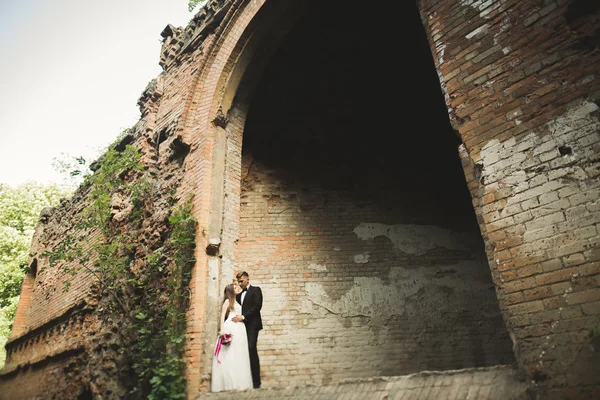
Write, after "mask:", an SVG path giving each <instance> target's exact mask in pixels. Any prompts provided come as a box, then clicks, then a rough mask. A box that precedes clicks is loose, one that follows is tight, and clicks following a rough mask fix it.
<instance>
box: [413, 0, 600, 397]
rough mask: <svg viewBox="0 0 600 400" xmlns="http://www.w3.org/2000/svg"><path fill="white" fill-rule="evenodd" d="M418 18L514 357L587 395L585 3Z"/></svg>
mask: <svg viewBox="0 0 600 400" xmlns="http://www.w3.org/2000/svg"><path fill="white" fill-rule="evenodd" d="M421 14H422V18H423V21H424V23H425V25H426V27H427V31H428V35H429V37H430V42H431V48H432V51H433V53H434V59H435V60H436V66H437V68H438V70H439V71H440V79H441V83H442V86H443V88H444V90H445V94H446V101H447V103H448V106H449V109H450V110H451V118H452V122H453V124H454V126H455V127H456V128H458V130H459V132H460V134H461V137H462V138H463V140H464V144H465V145H464V151H463V153H462V154H463V159H464V160H465V165H466V166H469V165H470V167H469V168H467V170H466V172H467V178H468V180H469V187H470V188H471V193H472V196H473V200H474V205H475V207H476V208H478V210H479V212H480V214H481V216H482V219H481V221H480V222H481V226H482V230H483V231H484V234H485V235H486V237H487V240H488V245H489V255H490V259H491V260H492V262H491V269H492V273H493V276H494V278H495V282H496V285H497V287H498V295H499V300H500V306H501V309H502V310H503V313H504V316H505V319H506V321H507V325H508V327H509V330H510V331H511V332H512V335H513V337H514V340H516V343H517V347H518V353H517V356H518V358H519V360H521V362H522V363H523V365H524V366H525V368H526V370H527V371H528V373H529V374H530V376H531V377H532V378H533V379H534V381H535V382H536V383H537V384H538V385H540V386H547V387H550V388H553V389H548V390H550V394H552V395H555V394H556V395H558V394H557V393H559V389H557V388H561V387H562V388H563V389H561V390H563V392H564V393H566V394H567V395H569V396H572V397H571V398H579V397H580V396H586V395H591V393H593V392H594V391H597V390H598V386H597V385H598V383H599V382H598V376H597V374H594V373H591V371H592V370H597V368H598V365H597V361H594V358H595V359H597V356H595V357H594V356H593V354H594V346H593V345H592V343H593V340H592V342H590V338H589V334H590V331H591V330H592V329H593V328H594V327H597V326H598V324H599V323H600V317H599V314H598V313H599V312H600V309H599V308H598V304H599V303H598V301H599V300H600V289H599V288H598V283H599V281H600V280H599V279H600V278H599V275H598V274H599V273H600V270H599V269H598V260H599V257H598V256H599V254H600V253H599V248H598V245H599V242H598V223H599V222H600V219H599V218H600V213H599V208H598V204H599V195H598V194H599V189H598V188H599V184H598V174H599V172H598V170H599V164H598V154H599V150H600V137H599V135H598V130H599V128H600V124H599V120H598V116H599V115H598V98H599V97H600V93H599V91H598V89H600V83H599V81H598V79H597V71H598V67H599V66H600V60H599V58H598V55H597V45H594V44H593V43H597V40H598V30H597V26H598V20H599V14H598V6H597V3H595V2H591V1H525V2H517V1H488V2H483V1H461V2H423V3H422V11H421ZM566 387H570V389H566ZM578 390H579V391H578ZM584 393H587V394H584Z"/></svg>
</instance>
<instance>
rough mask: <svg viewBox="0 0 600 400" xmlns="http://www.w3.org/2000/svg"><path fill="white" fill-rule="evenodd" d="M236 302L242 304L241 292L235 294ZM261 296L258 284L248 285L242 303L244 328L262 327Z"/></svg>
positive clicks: (258, 329) (258, 328) (257, 329)
mask: <svg viewBox="0 0 600 400" xmlns="http://www.w3.org/2000/svg"><path fill="white" fill-rule="evenodd" d="M236 300H237V302H238V303H240V304H242V294H241V293H240V294H238V295H237V296H236ZM262 303H263V296H262V290H260V288H259V287H258V286H252V285H250V286H248V290H247V291H246V297H245V298H244V304H242V315H243V316H244V318H245V320H244V323H245V324H246V329H254V330H256V331H260V330H261V329H262V328H263V325H262V317H261V316H260V309H261V308H262Z"/></svg>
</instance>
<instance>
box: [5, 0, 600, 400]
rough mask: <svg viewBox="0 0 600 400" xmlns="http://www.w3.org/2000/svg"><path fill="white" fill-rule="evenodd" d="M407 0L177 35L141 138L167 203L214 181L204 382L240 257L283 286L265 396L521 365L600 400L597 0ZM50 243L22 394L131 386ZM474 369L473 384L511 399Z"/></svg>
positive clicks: (293, 10)
mask: <svg viewBox="0 0 600 400" xmlns="http://www.w3.org/2000/svg"><path fill="white" fill-rule="evenodd" d="M401 6H402V7H403V8H402V12H400V13H397V14H395V13H390V12H381V13H377V15H374V16H373V17H371V18H365V16H366V13H365V12H364V10H362V9H358V8H355V7H348V4H347V3H344V2H341V1H340V2H336V1H331V2H314V1H295V2H276V1H273V0H257V1H251V2H247V1H242V0H213V1H209V3H208V4H207V6H206V7H205V8H204V9H203V10H202V11H201V12H200V13H199V14H198V15H197V16H196V17H195V18H194V19H193V20H192V21H191V22H190V24H189V25H188V26H187V27H185V28H176V27H173V26H170V25H169V26H167V27H166V28H165V30H164V31H163V32H162V37H163V39H164V40H163V47H162V50H161V54H160V64H161V66H162V67H163V72H162V73H161V74H160V75H159V76H158V77H157V78H156V79H155V80H153V81H152V82H151V83H150V84H149V85H148V87H147V88H146V90H145V91H144V93H143V94H142V97H141V98H140V101H139V105H140V110H141V119H140V122H139V123H138V124H137V125H136V126H135V127H134V129H133V130H132V136H131V138H130V139H128V140H131V142H132V143H133V144H134V145H135V146H137V147H138V148H140V150H141V152H142V154H143V160H144V162H145V163H146V165H147V166H148V168H149V169H151V170H152V171H153V173H154V174H155V175H154V177H155V182H156V185H158V186H159V188H158V189H157V190H158V192H159V193H162V194H163V195H164V197H165V198H166V196H167V194H168V193H175V195H176V196H177V197H178V198H181V199H184V198H187V197H188V196H189V195H191V194H194V209H193V212H194V215H195V217H196V218H197V220H198V223H199V229H198V233H197V241H196V242H197V254H196V258H197V263H196V266H195V268H194V270H193V276H192V282H191V284H190V289H191V293H192V294H191V304H190V309H189V314H188V331H187V341H186V346H187V348H186V369H185V372H184V373H185V377H186V379H187V382H188V388H187V390H188V398H190V399H193V398H196V397H197V396H198V395H199V394H202V393H205V392H206V391H207V390H208V388H209V383H210V373H211V371H210V368H211V363H212V350H213V349H212V346H213V343H214V339H215V332H216V326H217V320H218V310H219V305H220V302H221V296H222V288H223V287H224V286H225V284H226V283H228V282H229V281H230V280H231V279H232V277H233V276H234V273H235V272H236V271H239V270H241V269H246V270H248V272H249V273H250V275H251V281H252V282H253V283H255V284H257V285H259V286H261V287H262V288H263V291H264V292H265V295H266V296H265V299H266V301H265V305H264V313H263V315H264V319H265V322H266V324H265V330H264V331H263V332H262V333H261V335H260V337H259V351H260V355H261V357H262V358H261V360H262V364H263V380H264V383H265V388H268V389H264V390H261V391H259V392H249V393H248V394H247V395H248V396H253V395H254V394H253V393H261V394H262V393H273V394H276V393H279V395H283V394H285V393H288V392H285V391H286V390H288V389H277V388H278V387H279V388H281V387H287V386H294V387H296V386H303V385H323V386H314V387H313V388H310V389H308V388H307V389H306V390H307V393H309V392H310V393H312V395H314V396H316V395H317V393H318V392H319V391H323V393H325V392H328V391H336V390H338V389H339V390H341V391H342V392H343V395H340V396H339V397H338V398H346V397H349V398H350V397H351V396H353V395H354V394H351V393H348V391H351V392H353V393H354V392H356V393H360V391H361V390H363V389H362V388H364V390H367V391H368V390H371V389H372V388H373V385H374V386H376V387H377V390H376V392H377V395H378V396H383V397H384V398H385V396H386V395H387V396H388V398H405V397H401V396H406V398H427V397H424V396H425V395H427V396H429V397H430V398H433V397H432V396H434V395H437V394H436V391H435V390H434V389H433V388H435V387H436V386H435V385H434V386H431V385H430V384H425V383H423V384H421V383H420V384H419V385H421V386H419V387H420V388H421V389H419V391H418V392H417V391H410V392H404V393H401V392H400V391H397V392H394V393H392V392H389V391H388V392H385V390H388V389H389V388H388V389H382V388H381V387H380V386H381V385H383V384H382V382H386V383H385V385H388V384H391V385H392V386H394V385H396V384H398V382H404V381H405V379H406V378H398V377H396V378H385V379H383V378H382V379H381V380H377V379H375V378H374V380H373V381H372V382H371V383H369V384H368V385H367V384H366V383H360V384H357V383H353V384H348V383H346V384H343V385H336V382H338V381H340V380H343V379H349V378H352V379H355V378H369V377H377V376H389V375H403V374H408V373H413V372H418V371H420V370H423V369H428V370H431V369H439V370H443V369H459V368H467V367H482V366H492V365H494V364H511V363H512V364H514V366H515V367H516V368H518V369H519V371H521V373H523V374H524V376H526V381H525V382H526V383H527V384H528V385H530V386H531V390H532V392H531V393H532V396H538V397H539V398H544V399H545V398H550V399H552V398H568V399H579V398H582V399H586V398H594V397H600V381H599V379H600V377H599V375H598V374H597V372H596V371H598V370H599V367H600V365H598V362H599V361H598V360H600V357H598V348H599V347H600V343H598V338H597V337H593V335H592V336H590V332H593V331H594V330H595V329H596V331H597V327H598V326H599V324H600V306H599V304H600V288H599V284H600V268H599V265H600V264H599V262H600V249H599V241H598V237H599V236H600V235H599V229H600V207H599V205H598V204H599V201H600V200H599V197H600V196H599V194H600V183H599V182H600V181H599V180H598V177H599V175H600V162H599V156H598V154H600V135H599V130H600V122H599V118H600V112H599V103H600V83H599V80H598V78H597V74H598V71H599V70H600V57H599V56H598V38H599V32H598V28H597V27H598V25H599V19H600V14H599V10H598V6H597V2H594V1H591V0H590V1H587V0H573V1H568V0H555V1H553V0H535V1H534V0H527V1H517V0H485V1H484V0H448V1H434V0H422V1H419V2H417V5H416V6H415V4H414V3H413V2H406V4H404V3H402V5H401ZM357 21H360V22H359V23H357ZM399 21H400V22H401V23H399ZM419 41H420V42H419ZM397 59H400V60H401V61H400V62H397V61H395V60H397ZM440 88H441V92H440ZM182 148H184V149H189V152H188V153H186V154H184V155H182V154H181V149H182ZM457 148H458V151H457ZM457 153H458V156H457ZM461 164H462V168H461ZM465 177H466V185H467V187H466V188H465ZM86 199H87V193H86V191H85V189H82V190H80V191H79V192H78V194H77V195H76V196H75V197H74V198H73V199H72V200H68V201H64V202H63V204H62V205H61V206H60V207H58V208H57V209H55V210H53V211H51V212H49V214H44V215H43V216H42V219H41V223H40V225H39V226H38V229H37V231H36V235H35V237H34V241H33V244H32V254H40V253H42V252H43V251H44V250H46V249H51V248H53V247H55V246H56V245H57V244H59V243H60V240H61V238H63V237H64V235H65V234H68V233H78V234H86V235H89V236H90V237H94V235H95V233H94V232H72V227H73V225H74V223H75V221H77V219H78V218H80V216H81V210H82V209H83V208H84V207H85V205H86V201H87V200H86ZM113 200H114V204H115V213H114V215H115V218H120V217H119V215H121V212H122V211H123V207H122V206H120V205H119V204H121V203H122V199H118V198H115V199H113ZM163 201H164V199H163V198H157V203H158V204H157V205H156V207H155V214H153V215H151V216H148V217H147V218H148V221H147V225H146V231H144V232H142V236H143V237H144V240H149V241H152V240H154V239H153V237H155V235H156V234H158V236H160V226H161V222H160V221H161V218H164V211H165V210H164V207H163V206H162V202H163ZM161 216H162V217H161ZM482 239H483V240H482ZM30 261H31V263H32V264H33V263H34V262H36V263H37V275H36V276H35V278H33V277H29V278H28V279H27V280H26V282H25V284H24V288H23V291H24V293H23V296H22V298H21V302H20V304H19V307H18V310H17V320H16V323H15V326H14V328H13V332H12V335H11V339H10V340H9V342H8V343H7V353H8V360H7V364H6V367H5V369H4V370H3V371H2V372H0V398H6V396H7V395H6V394H8V395H9V397H8V398H11V399H17V398H31V397H33V396H38V397H44V396H45V397H46V398H52V397H58V396H60V395H61V394H62V395H64V393H69V394H72V395H73V397H77V396H78V395H81V394H91V395H94V396H99V397H102V398H110V396H111V395H112V396H113V397H118V395H117V394H118V393H120V392H119V390H121V389H122V388H120V387H119V385H118V382H117V378H116V376H117V375H118V373H117V372H116V371H117V370H118V368H116V367H115V360H114V359H113V358H110V357H108V358H103V359H95V358H94V357H95V356H93V354H94V353H93V351H92V348H93V347H94V346H101V345H102V341H103V340H108V339H103V338H104V337H105V336H103V334H105V333H107V330H108V325H107V324H106V323H105V322H106V321H103V319H102V318H103V317H102V313H101V311H99V310H100V309H101V308H102V307H101V304H102V299H101V298H100V299H99V298H98V295H97V291H96V289H97V288H96V287H95V285H93V280H92V279H91V278H90V276H89V275H81V276H78V277H76V279H74V287H72V288H71V290H70V291H69V292H67V293H66V294H65V293H63V291H62V285H63V281H64V279H63V277H62V276H61V273H60V269H53V268H51V267H50V266H49V264H48V263H47V260H44V259H43V258H39V257H38V258H35V257H32V259H31V260H30ZM136 267H140V266H136ZM103 329H104V330H103ZM111 340H115V339H114V338H112V339H111ZM91 355H92V356H91ZM510 370H511V369H510V368H507V369H505V370H504V371H505V375H502V376H504V377H505V378H506V377H507V376H509V375H510V376H512V375H511V374H512V372H510V373H509V372H507V371H510ZM486 373H487V372H486ZM476 374H478V372H477V373H476ZM476 374H470V373H467V376H470V377H471V378H472V377H473V376H475V375H476ZM503 374H504V373H503ZM431 376H438V375H435V374H434V375H431ZM440 376H441V375H440ZM464 376H465V375H464V374H449V375H448V376H446V377H445V378H444V379H448V380H449V381H446V380H444V381H443V382H446V383H447V385H446V384H445V385H442V386H447V387H448V388H456V390H458V388H466V386H465V383H464V380H463V378H464ZM471 378H468V379H471ZM48 379H50V380H52V381H55V382H58V383H57V385H56V386H55V387H54V388H49V387H45V386H43V382H45V381H47V380H48ZM423 379H425V378H424V377H414V378H410V380H411V381H414V382H416V381H419V382H421V380H423ZM427 379H429V378H427ZM431 379H433V380H435V379H437V378H431ZM502 379H504V378H502ZM506 379H508V378H506ZM436 382H437V381H436ZM461 382H462V383H461ZM469 382H470V383H469V384H468V385H469V389H468V390H467V389H464V390H467V392H466V395H465V396H462V397H460V398H468V397H473V398H497V397H489V396H495V395H496V394H494V391H491V390H490V392H489V393H488V392H487V390H488V389H487V386H486V385H485V384H483V385H478V384H475V383H474V380H471V381H469ZM505 382H507V381H505ZM344 385H350V386H344ZM353 385H354V386H353ZM361 385H362V386H361ZM364 385H367V386H369V388H367V387H366V386H364ZM24 387H26V388H27V390H28V392H23V391H20V388H24ZM386 387H387V386H386ZM503 387H504V389H505V390H509V389H510V385H509V384H506V386H503ZM423 388H428V389H423ZM494 389H496V386H494ZM278 390H281V391H278ZM289 390H291V389H289ZM436 390H437V389H436ZM453 390H454V389H453ZM460 390H463V389H460ZM311 391H312V392H311ZM344 391H346V392H344ZM293 392H294V391H292V393H293ZM384 392H385V393H384ZM107 393H112V394H111V395H109V394H107ZM449 393H454V392H449ZM456 393H458V392H456ZM456 393H454V394H456ZM511 395H512V394H511ZM219 396H223V395H219ZM344 396H346V397H344ZM408 396H410V397H408ZM448 396H450V394H448ZM486 396H488V397H486ZM242 398H243V397H242ZM330 398H331V397H330ZM448 398H452V397H448ZM456 398H459V397H456ZM505 398H506V397H505Z"/></svg>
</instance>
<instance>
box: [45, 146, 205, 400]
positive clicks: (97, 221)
mask: <svg viewBox="0 0 600 400" xmlns="http://www.w3.org/2000/svg"><path fill="white" fill-rule="evenodd" d="M141 159H142V158H141V154H140V152H139V150H138V149H136V148H135V147H133V146H130V145H128V146H126V147H125V149H124V150H123V151H122V152H118V151H117V150H115V149H114V148H112V149H110V150H109V151H108V152H107V153H105V155H104V156H103V157H102V158H101V160H100V161H99V162H98V168H96V172H95V173H94V174H91V175H88V176H86V177H85V182H84V184H85V185H89V186H90V189H89V201H90V203H89V206H88V207H87V208H86V209H85V210H84V212H83V213H81V216H82V217H83V218H82V220H83V221H82V222H79V223H77V224H75V228H76V230H78V231H81V230H83V231H85V232H88V233H91V232H93V231H96V230H97V231H99V232H100V233H101V235H100V239H101V240H97V239H98V238H97V237H96V238H94V235H93V234H87V235H86V234H84V235H82V236H81V237H78V238H76V237H75V236H74V235H67V236H66V237H65V238H64V239H63V240H62V241H61V242H60V243H58V244H56V245H54V246H53V248H52V250H50V251H47V252H45V253H44V254H42V256H45V257H47V258H48V260H49V263H50V265H58V267H59V268H60V270H62V271H63V273H64V279H63V281H62V282H63V287H64V289H65V290H69V287H70V280H71V279H72V278H69V276H71V277H74V276H75V275H76V274H78V273H79V272H80V271H85V272H87V273H89V274H92V275H93V276H94V277H95V278H96V280H97V281H98V283H99V284H100V287H101V288H102V290H103V291H105V292H107V293H108V294H109V298H110V299H111V300H110V303H109V304H110V305H111V307H109V310H108V312H111V313H116V314H118V315H119V316H124V317H125V318H126V319H127V320H128V323H127V324H126V325H127V326H128V331H127V332H122V337H123V340H122V343H123V348H122V349H121V350H122V353H123V354H124V355H125V357H124V359H126V360H127V364H128V367H127V368H126V369H127V370H129V371H132V372H133V376H132V378H133V379H132V380H131V382H130V385H131V386H130V389H129V390H130V395H131V396H132V397H133V398H140V399H141V398H144V399H146V398H147V399H178V398H183V397H185V380H184V379H183V368H184V360H183V352H184V337H185V328H186V314H187V308H188V299H189V282H190V278H191V269H192V267H193V265H194V262H195V258H194V249H195V233H196V221H195V219H194V217H193V215H192V213H191V208H192V203H191V200H188V201H187V202H185V203H184V204H183V205H181V206H179V207H175V208H173V209H171V210H170V216H169V218H168V225H169V226H167V227H164V226H161V227H160V228H161V229H163V230H164V231H167V232H170V233H169V234H168V235H164V236H165V237H164V239H161V242H160V246H154V247H153V248H150V249H145V250H141V251H138V247H139V237H138V236H139V233H137V231H136V228H140V227H141V225H142V222H143V217H144V215H149V214H151V212H149V211H150V209H151V207H152V206H153V203H152V200H151V199H152V196H151V190H152V185H151V184H150V182H149V181H148V180H147V178H146V175H147V174H145V167H144V165H143V163H142V162H141ZM170 196H173V193H170ZM115 197H119V198H121V199H126V201H125V203H126V204H127V206H128V207H129V208H130V209H129V213H128V216H129V218H128V220H126V221H123V223H122V224H119V223H118V222H117V221H114V220H113V211H114V210H113V201H114V199H115ZM173 202H175V199H173ZM96 236H97V235H96ZM141 257H143V259H142V260H140V258H141ZM90 261H92V265H91V266H90ZM140 261H143V262H140ZM134 265H136V266H137V268H132V267H133V266H134ZM140 265H142V268H141V269H140ZM119 320H120V318H119Z"/></svg>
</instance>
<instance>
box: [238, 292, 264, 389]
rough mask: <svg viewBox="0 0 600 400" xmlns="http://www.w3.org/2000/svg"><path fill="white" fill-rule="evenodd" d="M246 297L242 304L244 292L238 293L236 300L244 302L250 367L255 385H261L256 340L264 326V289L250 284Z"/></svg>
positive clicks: (243, 313) (243, 309)
mask: <svg viewBox="0 0 600 400" xmlns="http://www.w3.org/2000/svg"><path fill="white" fill-rule="evenodd" d="M247 289H248V290H247V291H246V297H244V303H243V304H242V293H243V292H242V293H240V294H238V295H237V297H236V300H237V302H238V303H240V304H242V315H243V316H244V323H245V324H246V333H247V335H248V352H249V353H250V368H251V369H252V381H253V383H254V387H255V388H258V387H260V361H259V359H258V351H257V349H256V342H257V341H258V331H260V330H261V329H262V328H263V325H262V317H261V316H260V309H261V308H262V303H263V296H262V290H260V288H259V287H258V286H252V285H248V287H247Z"/></svg>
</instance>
